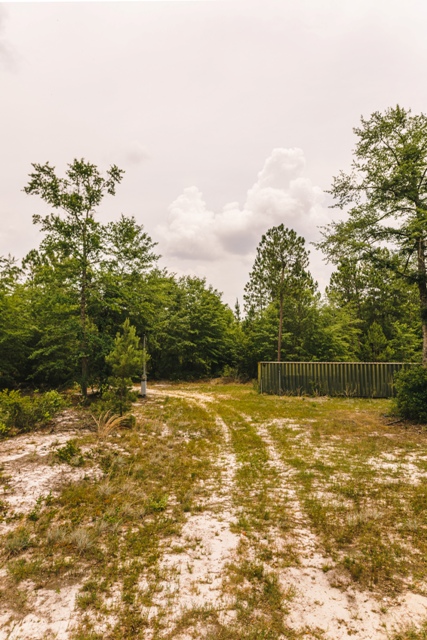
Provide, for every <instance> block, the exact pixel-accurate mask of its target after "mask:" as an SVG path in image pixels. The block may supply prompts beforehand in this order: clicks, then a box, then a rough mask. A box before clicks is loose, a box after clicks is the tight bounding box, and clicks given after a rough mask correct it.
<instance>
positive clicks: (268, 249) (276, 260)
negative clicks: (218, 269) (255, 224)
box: [244, 224, 316, 361]
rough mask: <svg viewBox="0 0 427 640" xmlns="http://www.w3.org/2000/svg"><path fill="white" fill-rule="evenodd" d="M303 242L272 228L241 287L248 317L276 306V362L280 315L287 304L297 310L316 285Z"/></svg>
mask: <svg viewBox="0 0 427 640" xmlns="http://www.w3.org/2000/svg"><path fill="white" fill-rule="evenodd" d="M304 245H305V240H304V238H302V237H301V236H298V235H297V234H296V233H295V231H293V230H292V229H286V228H285V227H284V225H283V224H281V225H279V226H278V227H272V228H271V229H269V230H268V231H267V233H266V234H265V235H263V236H262V238H261V242H260V243H259V245H258V248H257V254H256V258H255V262H254V266H253V268H252V271H251V273H250V274H249V282H248V283H247V285H246V287H245V296H244V299H245V308H246V311H247V314H248V316H249V317H251V316H252V317H253V316H254V315H256V314H257V313H262V312H263V311H264V310H265V309H266V308H267V307H268V306H269V305H271V304H274V305H277V310H278V321H277V323H278V332H277V333H278V338H277V360H279V361H280V359H281V350H282V338H283V335H282V334H283V313H284V309H285V308H286V311H287V308H288V306H289V305H290V304H292V303H293V304H294V306H295V307H299V309H297V314H296V317H298V311H300V310H301V308H302V305H301V304H300V300H301V299H302V297H303V296H304V294H305V292H306V291H307V290H308V292H310V293H314V290H315V287H316V285H315V284H314V282H313V280H312V278H311V275H310V274H309V272H308V271H307V267H308V252H307V250H306V249H305V246H304Z"/></svg>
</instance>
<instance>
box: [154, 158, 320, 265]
mask: <svg viewBox="0 0 427 640" xmlns="http://www.w3.org/2000/svg"><path fill="white" fill-rule="evenodd" d="M304 168H305V158H304V154H303V152H302V150H301V149H296V148H295V149H283V148H279V149H274V150H273V152H272V154H271V155H270V156H269V157H268V158H267V160H266V161H265V163H264V166H263V168H262V169H261V171H260V172H259V173H258V177H257V180H256V182H255V184H254V185H253V186H252V187H251V188H250V189H249V190H248V192H247V196H246V201H245V203H244V205H243V206H242V207H241V206H239V203H237V202H231V203H228V204H226V205H225V206H224V207H223V208H222V210H221V211H217V212H215V211H212V210H210V209H209V208H208V206H207V204H206V202H205V201H204V199H203V195H202V193H201V192H200V191H199V189H197V187H194V186H193V187H188V188H187V189H184V192H183V193H182V194H181V195H180V196H179V197H178V198H177V199H176V200H175V201H174V202H173V203H172V204H171V205H170V207H169V216H168V221H167V224H166V225H165V226H162V227H159V228H158V229H157V232H158V235H159V236H160V238H161V239H162V240H163V246H164V247H165V248H166V253H167V254H168V255H170V256H176V257H179V258H186V259H193V260H200V259H204V260H215V259H218V258H221V257H222V258H225V257H227V256H228V257H231V256H232V255H235V256H241V257H247V256H249V255H251V254H253V252H254V251H255V248H256V246H257V245H258V243H259V241H260V239H261V235H262V234H263V233H265V232H266V231H267V229H269V228H270V227H273V226H277V225H279V224H282V223H283V224H284V225H285V226H286V227H289V228H292V229H294V230H295V231H296V232H297V233H299V234H300V235H302V236H304V237H305V238H306V240H308V241H310V240H314V239H315V238H316V237H317V235H318V233H317V227H318V226H319V225H322V224H325V223H326V222H328V217H327V215H326V212H325V209H324V207H323V205H322V201H323V192H322V190H321V189H320V188H319V187H316V186H313V185H312V184H311V182H310V180H309V179H308V178H306V177H304V176H303V172H304Z"/></svg>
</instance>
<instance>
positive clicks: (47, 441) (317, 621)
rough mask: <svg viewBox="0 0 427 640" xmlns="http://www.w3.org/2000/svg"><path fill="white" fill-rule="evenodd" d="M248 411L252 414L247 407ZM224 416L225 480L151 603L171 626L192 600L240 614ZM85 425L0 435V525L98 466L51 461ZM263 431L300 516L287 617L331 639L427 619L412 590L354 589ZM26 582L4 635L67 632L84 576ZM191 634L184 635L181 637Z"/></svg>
mask: <svg viewBox="0 0 427 640" xmlns="http://www.w3.org/2000/svg"><path fill="white" fill-rule="evenodd" d="M150 393H152V394H153V395H155V394H157V395H169V396H177V397H180V398H183V399H185V400H187V401H188V402H191V403H197V404H199V405H201V406H204V407H205V408H207V409H209V411H213V410H214V404H213V399H212V398H211V397H209V396H206V395H203V394H196V393H191V391H180V390H174V389H173V387H171V388H157V389H153V390H150ZM243 418H244V419H245V420H248V421H250V417H248V416H243ZM216 421H217V425H218V428H219V429H221V431H222V433H223V436H224V447H223V451H222V452H221V455H220V456H219V458H218V462H217V464H218V466H219V471H220V478H221V481H220V483H216V484H215V486H212V487H208V489H209V491H208V492H207V493H208V496H209V497H208V498H207V499H206V503H205V504H204V510H203V512H201V513H197V514H191V515H189V517H188V519H187V521H186V523H185V524H184V527H183V529H182V532H181V536H180V537H177V538H176V541H175V542H176V544H175V545H174V546H169V547H168V548H165V549H164V554H163V559H162V563H161V569H162V571H163V575H165V576H166V578H165V580H164V583H163V584H161V585H160V590H159V592H158V595H157V596H156V600H155V601H154V604H153V607H152V608H151V609H150V611H148V612H147V613H148V615H149V617H156V616H158V615H159V612H163V616H164V614H165V611H166V612H167V613H166V618H165V617H163V620H166V624H167V625H168V629H167V630H169V631H170V630H171V629H173V624H174V622H175V621H176V620H178V619H179V617H180V615H181V614H182V613H183V612H185V610H186V609H188V608H191V607H194V606H204V605H209V604H212V605H214V606H215V608H217V609H219V610H220V611H221V612H222V613H221V615H222V619H223V622H225V623H226V621H227V619H231V618H232V616H233V610H232V602H231V601H230V600H229V599H228V598H227V596H225V595H224V590H223V578H224V575H223V574H224V569H225V566H226V565H227V563H229V562H230V561H232V560H233V559H234V560H236V561H237V550H238V547H239V543H240V542H241V539H242V534H239V533H235V531H236V528H235V527H234V528H233V531H231V530H230V525H231V524H235V523H236V521H237V518H238V513H237V512H236V509H235V508H234V506H233V500H232V492H233V487H234V477H235V472H236V469H237V468H238V463H237V461H236V459H235V456H234V454H233V452H232V449H231V442H230V433H229V427H228V425H227V424H226V423H225V422H224V421H223V420H222V419H221V418H220V417H219V416H216ZM295 427H296V428H298V426H297V425H295ZM77 433H78V431H77V429H76V425H74V424H73V423H72V421H70V420H68V421H67V420H65V422H63V423H62V425H61V424H60V425H59V427H58V428H57V429H56V430H55V431H54V432H53V433H49V432H45V433H37V434H29V435H24V436H20V437H18V438H14V439H11V440H7V441H5V442H2V443H0V465H1V466H2V469H3V477H5V478H6V482H5V483H3V484H2V485H1V491H2V495H1V496H0V499H1V500H2V501H3V502H4V503H5V504H6V507H7V510H8V511H7V515H8V518H7V519H6V521H3V522H2V523H1V525H0V527H1V528H0V533H4V532H5V531H7V530H8V528H10V527H11V526H14V523H15V522H16V521H15V520H14V519H13V516H14V515H15V516H18V517H19V514H23V513H27V512H29V511H31V509H33V508H34V505H35V504H36V501H37V499H38V498H39V497H40V496H46V495H47V494H48V493H49V492H55V491H59V490H60V488H61V487H62V486H64V484H65V483H70V482H74V481H76V480H78V479H80V478H81V477H82V476H83V475H85V474H86V473H97V470H88V469H85V468H73V467H70V466H68V465H59V464H52V460H51V452H52V451H54V450H55V448H57V447H59V446H62V445H63V444H64V443H65V442H67V441H68V440H69V439H70V438H72V437H73V436H75V435H76V434H77ZM258 435H259V436H260V437H261V438H262V439H263V442H264V444H265V446H266V448H267V451H268V455H269V464H270V465H271V466H272V467H274V469H275V470H276V471H277V474H278V477H279V483H278V486H277V487H276V488H275V491H277V496H278V498H279V497H280V496H285V497H286V500H287V503H288V505H289V508H290V509H291V511H292V519H293V522H294V523H295V525H294V528H293V531H292V544H293V545H295V546H296V548H297V549H298V553H299V556H300V563H299V564H295V566H291V567H287V568H285V569H280V575H279V581H280V585H281V587H282V589H283V592H284V593H289V592H291V591H293V592H294V594H295V595H294V597H293V600H292V603H291V606H290V607H289V612H288V614H287V616H286V623H287V624H288V626H289V627H291V628H293V629H295V630H296V631H300V632H302V631H304V630H306V635H305V636H304V637H305V638H307V639H309V638H312V637H314V636H313V635H312V633H313V630H316V632H317V633H318V634H319V633H321V634H323V635H322V637H323V638H325V639H326V640H347V639H350V638H351V639H353V638H358V639H360V640H375V639H378V640H383V639H384V640H386V639H387V638H388V637H389V635H388V634H389V633H390V632H391V631H393V630H394V629H397V628H400V627H402V626H403V625H404V624H405V623H417V622H419V621H421V620H422V619H424V618H425V617H426V616H427V598H426V597H423V596H421V595H417V594H415V593H412V592H410V591H408V592H406V593H404V594H402V595H401V596H400V597H399V598H398V599H395V600H390V599H388V598H384V599H383V600H382V601H378V599H377V598H375V597H373V595H372V593H370V592H367V591H361V590H358V589H356V588H355V587H354V585H353V584H351V583H350V581H349V580H348V579H346V577H345V576H343V575H342V574H340V573H339V571H338V570H337V569H336V568H334V563H333V561H332V560H331V558H329V557H327V556H326V555H325V554H324V552H323V550H322V546H321V544H320V542H319V540H318V539H317V538H316V536H315V535H314V534H313V532H312V531H311V530H310V526H309V523H308V521H307V519H306V517H305V515H304V512H303V509H302V507H301V504H300V503H299V500H298V496H297V492H296V491H295V488H294V483H293V471H292V469H290V468H288V467H287V466H286V465H285V464H284V463H283V462H282V460H281V458H280V455H279V453H278V451H277V450H276V449H275V446H274V442H273V441H272V439H271V438H270V436H269V432H268V425H264V426H258ZM381 464H382V465H383V466H384V468H385V469H387V470H388V469H389V468H390V473H392V471H393V464H399V462H398V461H394V460H391V459H384V460H382V461H381ZM406 464H407V465H409V466H411V468H409V466H408V472H413V474H414V481H420V480H424V477H423V478H421V477H420V473H419V471H418V470H417V473H415V469H412V466H413V465H412V461H410V462H409V463H408V462H407V463H406ZM422 475H423V474H422ZM278 536H280V533H278V532H277V531H276V530H275V529H274V525H272V526H271V531H270V532H269V535H268V536H267V537H268V539H271V540H274V539H276V544H277V545H280V540H277V537H278ZM283 542H286V541H283ZM249 552H250V550H249V551H248V553H249ZM240 553H241V545H240ZM325 565H328V566H329V567H330V570H329V571H327V572H324V570H323V568H324V566H325ZM267 569H268V567H267ZM2 575H5V573H4V570H2V569H0V582H1V576H2ZM25 586H26V587H27V603H26V607H27V610H28V613H27V614H26V615H24V616H22V615H21V616H15V615H14V612H13V611H10V610H7V609H5V608H4V607H1V604H0V640H38V639H42V638H46V639H50V638H52V639H53V638H57V639H58V640H67V639H68V638H69V637H70V633H71V629H72V628H73V626H74V625H75V622H76V620H77V614H76V611H75V599H76V596H77V594H78V591H79V589H80V587H81V585H79V584H73V585H69V586H66V585H64V586H63V587H62V588H61V589H60V590H59V591H58V590H56V591H53V590H47V589H38V590H37V591H34V590H32V586H31V585H30V584H28V585H21V588H22V589H25ZM143 588H144V585H143V584H141V589H143ZM310 630H311V631H310ZM146 637H147V640H149V638H150V637H151V633H150V631H149V630H147V635H146ZM185 637H186V636H179V640H184V638H185ZM191 637H194V636H191ZM201 637H202V636H201ZM236 640H237V639H236Z"/></svg>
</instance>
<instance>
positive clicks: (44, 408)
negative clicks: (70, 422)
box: [0, 389, 65, 436]
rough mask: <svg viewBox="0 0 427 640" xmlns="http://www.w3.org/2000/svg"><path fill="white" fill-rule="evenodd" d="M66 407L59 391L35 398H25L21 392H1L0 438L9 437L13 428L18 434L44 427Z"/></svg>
mask: <svg viewBox="0 0 427 640" xmlns="http://www.w3.org/2000/svg"><path fill="white" fill-rule="evenodd" d="M64 406H65V401H64V399H63V398H62V396H61V395H60V394H59V393H58V392H57V391H48V392H47V393H43V394H35V395H33V396H23V395H21V393H20V392H19V391H8V390H7V389H6V390H4V391H1V392H0V436H1V435H7V433H8V432H9V431H10V429H11V428H15V429H16V430H17V431H18V432H22V433H23V432H25V431H32V430H33V429H34V428H35V427H43V426H45V425H46V424H48V422H49V421H50V420H52V418H53V417H54V416H55V414H56V413H57V412H58V411H60V409H62V408H63V407H64Z"/></svg>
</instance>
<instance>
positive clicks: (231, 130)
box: [0, 0, 427, 306]
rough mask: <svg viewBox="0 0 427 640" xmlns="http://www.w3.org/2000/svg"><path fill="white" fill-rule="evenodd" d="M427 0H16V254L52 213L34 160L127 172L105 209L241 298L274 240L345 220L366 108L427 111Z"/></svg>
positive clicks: (8, 94) (0, 183) (2, 226)
mask: <svg viewBox="0 0 427 640" xmlns="http://www.w3.org/2000/svg"><path fill="white" fill-rule="evenodd" d="M426 25H427V3H426V2H425V0H387V1H385V0H369V1H368V0H277V1H275V2H274V1H271V0H262V2H261V1H252V0H244V1H240V0H223V1H216V0H190V1H188V0H186V1H183V0H173V1H159V0H151V1H135V2H49V3H37V2H31V3H25V2H12V3H4V4H0V83H1V84H0V87H1V89H0V91H1V93H0V116H1V117H0V141H1V143H0V255H6V254H9V253H10V254H12V255H14V256H16V257H17V258H22V257H23V256H24V255H25V254H26V253H27V252H28V251H29V250H30V249H31V248H34V247H36V246H38V244H39V242H40V240H41V235H40V233H39V231H38V229H37V227H35V226H34V225H33V224H32V215H33V214H35V213H42V214H43V213H46V212H47V209H46V207H45V206H44V204H43V203H42V201H41V200H40V199H38V198H37V197H36V196H28V195H26V194H25V193H23V191H22V190H23V187H24V186H25V184H26V183H27V181H28V174H29V173H30V171H31V168H32V167H31V163H34V162H37V163H44V162H47V161H49V163H50V164H52V165H54V166H55V167H56V169H57V171H58V173H59V174H60V175H63V173H64V171H65V169H66V167H67V164H68V163H70V162H72V160H73V159H74V158H85V159H86V160H87V161H90V162H92V163H95V164H97V165H98V167H99V169H100V170H101V171H105V170H106V169H107V168H108V167H109V166H110V165H112V164H117V165H118V166H119V167H120V168H122V169H124V170H125V175H124V179H123V181H122V184H121V185H120V186H119V187H118V189H117V193H116V196H115V197H109V196H107V197H106V198H105V200H104V202H103V203H102V205H101V207H100V208H99V212H98V219H99V220H102V221H109V220H113V219H116V218H118V217H119V216H120V214H122V213H123V214H125V215H129V216H131V215H132V216H134V217H135V218H136V220H137V221H138V223H140V224H143V225H144V229H145V231H146V232H147V233H148V234H149V235H150V236H151V237H152V239H153V240H154V241H155V242H157V243H158V245H157V248H156V250H157V252H158V253H159V254H161V255H162V258H161V262H160V264H161V266H164V267H167V268H168V270H169V271H171V272H174V273H176V274H177V275H186V274H190V275H196V276H199V277H205V278H206V281H207V283H208V284H210V285H212V286H213V287H214V288H216V289H218V290H219V291H221V292H223V299H224V301H225V302H227V303H228V304H230V306H234V303H235V300H236V298H238V299H239V300H240V301H242V297H243V289H244V286H245V284H246V282H247V280H248V276H249V272H250V270H251V268H252V265H253V261H254V258H255V254H256V247H257V245H258V243H259V242H260V240H261V236H262V234H263V233H265V232H266V231H267V230H268V229H269V228H270V227H272V226H276V225H279V224H282V223H283V224H284V225H285V226H286V227H289V228H293V229H295V231H296V232H297V233H299V234H300V235H302V236H304V238H305V239H306V242H307V248H309V250H310V260H311V262H310V265H311V272H312V275H313V277H314V278H315V280H317V281H318V283H319V287H320V289H321V290H323V289H324V287H325V286H326V285H327V283H328V280H329V275H330V273H331V266H330V265H327V264H326V263H325V262H324V260H323V257H322V255H321V254H320V253H319V252H318V251H317V250H316V249H315V247H314V246H313V245H312V244H311V243H313V242H316V240H319V238H320V231H319V227H321V226H324V225H326V224H328V222H330V221H332V220H334V219H336V217H337V211H336V210H334V209H331V208H330V206H329V205H330V204H331V200H330V196H329V195H328V194H327V193H325V191H326V190H327V189H328V188H329V187H330V185H331V181H332V178H333V176H334V175H337V174H338V173H339V171H341V170H344V171H348V170H349V169H350V166H351V159H352V149H353V147H354V144H355V137H354V134H353V127H355V126H358V124H359V122H360V117H361V116H364V117H368V116H369V115H370V114H371V113H372V112H374V111H384V110H385V109H387V108H389V107H394V106H395V105H396V104H400V105H401V106H403V107H405V108H411V109H412V111H413V113H420V112H426V110H427V106H426V105H427V83H426V82H425V69H426V68H427V47H426V46H425V29H426Z"/></svg>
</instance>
